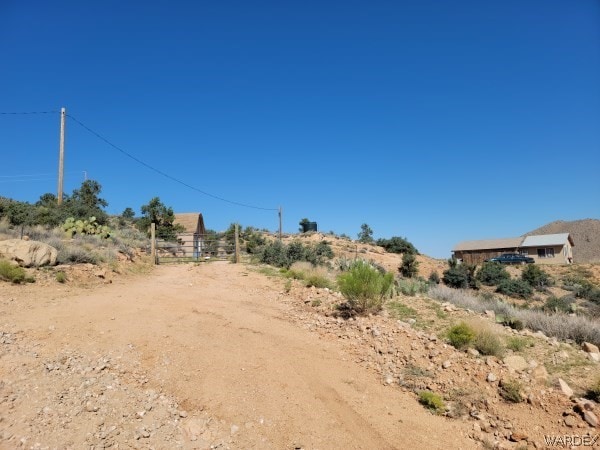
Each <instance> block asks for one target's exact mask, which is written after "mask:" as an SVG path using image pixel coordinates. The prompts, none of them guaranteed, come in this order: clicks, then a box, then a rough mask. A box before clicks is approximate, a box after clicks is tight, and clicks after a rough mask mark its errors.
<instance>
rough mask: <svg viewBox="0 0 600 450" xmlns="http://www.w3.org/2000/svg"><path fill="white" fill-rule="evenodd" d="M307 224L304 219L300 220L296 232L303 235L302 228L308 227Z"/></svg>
mask: <svg viewBox="0 0 600 450" xmlns="http://www.w3.org/2000/svg"><path fill="white" fill-rule="evenodd" d="M309 223H310V220H308V219H307V218H306V217H305V218H304V219H302V220H301V221H300V222H299V223H298V225H300V228H298V231H299V232H300V233H304V228H305V227H304V226H305V225H308V224H309Z"/></svg>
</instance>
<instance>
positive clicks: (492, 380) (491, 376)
mask: <svg viewBox="0 0 600 450" xmlns="http://www.w3.org/2000/svg"><path fill="white" fill-rule="evenodd" d="M486 379H487V381H488V383H493V382H494V381H496V380H497V379H498V377H497V376H496V375H494V374H493V373H492V372H490V373H488V376H487V378H486Z"/></svg>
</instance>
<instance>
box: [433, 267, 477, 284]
mask: <svg viewBox="0 0 600 450" xmlns="http://www.w3.org/2000/svg"><path fill="white" fill-rule="evenodd" d="M476 269H477V266H474V265H472V264H456V263H454V264H451V265H450V268H449V269H447V270H445V271H444V273H443V274H442V281H443V282H444V284H445V285H446V286H449V287H452V288H456V289H468V288H471V289H478V288H479V284H478V283H479V282H478V280H477V278H476V277H475V270H476Z"/></svg>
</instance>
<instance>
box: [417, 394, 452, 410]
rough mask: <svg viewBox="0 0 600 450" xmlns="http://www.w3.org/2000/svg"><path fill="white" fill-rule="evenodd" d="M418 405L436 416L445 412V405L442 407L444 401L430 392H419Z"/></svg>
mask: <svg viewBox="0 0 600 450" xmlns="http://www.w3.org/2000/svg"><path fill="white" fill-rule="evenodd" d="M419 403H421V404H422V405H423V406H425V407H426V408H427V409H429V410H431V411H432V412H434V413H436V414H441V413H443V412H444V411H445V410H446V405H444V400H443V399H442V397H441V396H440V395H439V394H436V393H435V392H431V391H421V392H419Z"/></svg>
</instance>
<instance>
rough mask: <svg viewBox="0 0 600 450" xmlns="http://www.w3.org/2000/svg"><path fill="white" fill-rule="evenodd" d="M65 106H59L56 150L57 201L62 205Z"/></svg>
mask: <svg viewBox="0 0 600 450" xmlns="http://www.w3.org/2000/svg"><path fill="white" fill-rule="evenodd" d="M66 114H67V113H66V110H65V108H60V143H59V152H58V193H57V203H58V205H59V206H60V205H62V200H63V179H64V178H63V177H64V173H65V116H66Z"/></svg>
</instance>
